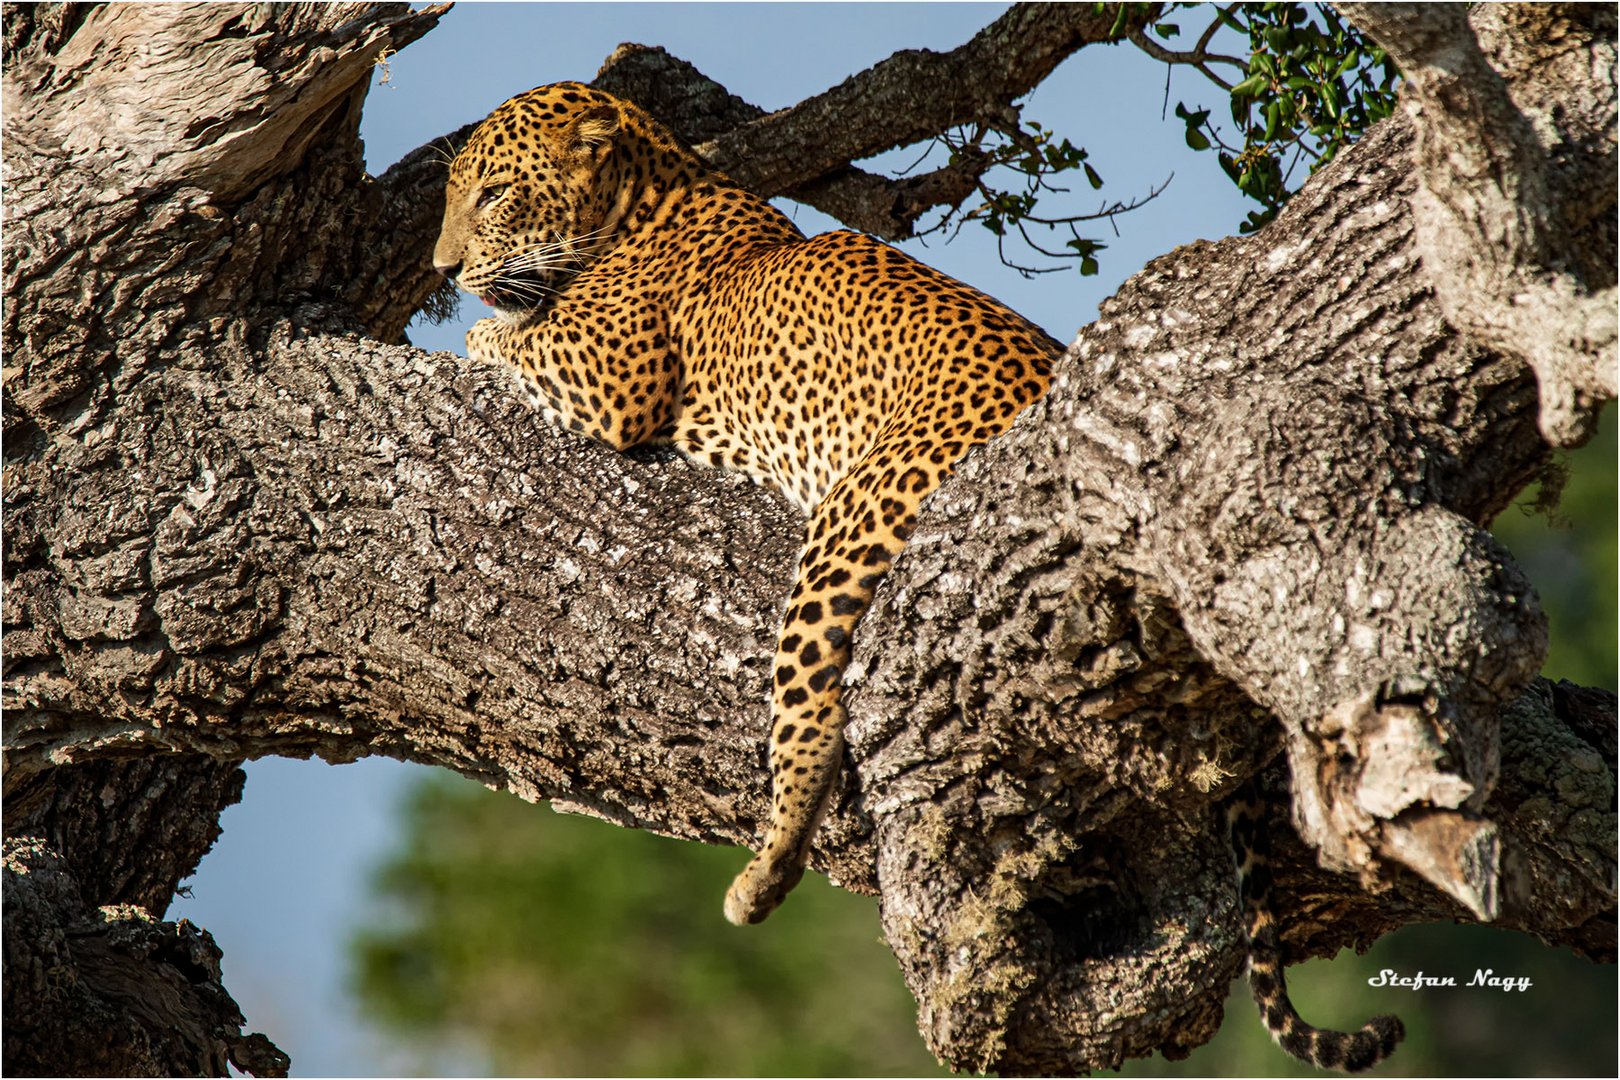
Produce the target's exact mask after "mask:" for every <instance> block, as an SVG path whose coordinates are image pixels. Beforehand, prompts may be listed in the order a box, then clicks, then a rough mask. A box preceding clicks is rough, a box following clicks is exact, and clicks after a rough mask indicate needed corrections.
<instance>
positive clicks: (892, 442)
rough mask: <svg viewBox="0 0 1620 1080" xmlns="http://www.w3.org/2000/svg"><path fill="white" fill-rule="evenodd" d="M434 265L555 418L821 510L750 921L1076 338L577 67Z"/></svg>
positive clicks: (746, 919)
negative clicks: (976, 467) (928, 570)
mask: <svg viewBox="0 0 1620 1080" xmlns="http://www.w3.org/2000/svg"><path fill="white" fill-rule="evenodd" d="M433 265H434V268H435V269H436V270H437V271H438V272H439V273H440V274H442V275H444V277H445V278H446V279H447V280H448V281H450V282H452V283H454V285H455V286H456V287H458V288H459V289H461V290H463V291H465V292H467V293H469V294H471V295H473V296H476V297H477V298H478V299H479V300H481V301H482V302H483V303H484V304H485V305H486V306H487V307H488V308H489V309H490V311H491V315H490V317H488V318H484V319H480V320H478V321H477V322H476V323H475V324H474V325H473V326H472V327H471V329H470V330H469V331H468V332H467V355H468V357H469V359H470V360H472V361H474V362H478V363H493V364H497V365H501V366H504V367H506V368H508V369H510V370H511V371H513V372H514V373H515V374H516V375H517V376H518V377H519V382H520V385H521V386H522V387H523V390H524V392H525V393H526V394H527V397H528V399H529V401H530V402H531V404H532V405H533V406H534V407H535V408H537V409H538V410H539V411H540V413H541V414H542V416H543V417H545V419H546V420H548V421H549V422H551V423H553V424H555V425H557V426H559V427H562V428H565V429H567V430H569V431H572V432H576V433H578V434H580V435H583V436H585V437H588V438H590V439H594V440H596V441H598V442H600V443H602V444H604V445H606V446H608V447H611V448H613V449H615V450H620V451H624V450H629V449H631V448H633V447H638V446H644V445H650V444H665V445H670V446H673V447H674V448H675V449H676V450H677V451H678V452H679V453H681V454H683V455H684V456H686V457H687V458H689V459H691V460H693V461H696V462H699V463H704V464H708V465H713V466H717V467H720V468H723V469H729V470H734V471H737V472H740V473H743V474H745V475H746V476H749V477H751V478H752V479H753V480H755V481H756V482H758V483H760V484H763V485H765V486H768V487H770V488H772V489H774V490H776V491H778V492H780V493H781V494H782V495H783V496H785V497H786V499H787V500H788V501H789V502H790V503H792V504H793V505H795V506H796V507H797V508H798V509H799V510H800V511H802V512H803V514H804V515H805V517H806V519H807V520H806V530H805V534H804V535H805V539H804V544H803V547H802V549H801V554H800V557H799V560H798V567H797V570H796V573H795V577H794V583H793V586H792V591H791V593H790V594H789V596H788V598H787V601H786V605H785V611H784V613H783V616H782V621H781V627H780V630H779V633H778V635H777V639H776V648H775V653H774V658H773V664H772V676H771V701H770V706H771V708H770V730H769V735H768V737H767V747H768V749H767V752H766V756H767V758H768V763H769V771H770V787H771V794H770V803H769V821H768V823H767V825H766V829H765V833H764V836H763V841H762V843H761V845H760V847H759V848H758V851H757V853H756V854H755V855H754V856H753V858H752V859H751V860H750V861H749V863H748V864H747V866H746V867H745V868H744V869H743V870H742V872H741V873H740V874H738V876H737V878H736V880H735V881H734V882H733V883H732V885H731V887H730V888H729V889H728V890H727V892H726V897H725V903H724V914H725V917H726V918H727V919H728V920H730V921H731V922H733V923H736V924H739V925H742V924H749V923H757V922H760V921H762V920H764V919H765V918H766V917H767V916H769V915H770V914H771V912H772V911H774V910H775V909H776V908H777V907H778V906H779V905H780V904H781V903H782V902H783V900H784V899H785V897H786V896H787V894H788V893H789V892H790V891H791V890H792V889H793V888H794V886H795V885H796V884H797V883H798V882H799V880H800V879H801V877H802V876H803V873H804V869H805V864H806V860H807V858H808V856H809V853H810V848H811V844H812V842H813V840H814V838H815V835H816V832H817V830H818V829H819V828H820V824H821V821H822V819H823V817H824V816H825V814H826V812H827V809H828V806H829V803H830V801H831V798H832V796H833V793H834V789H835V787H836V785H837V781H838V779H839V775H840V769H841V766H842V759H843V755H844V727H845V722H846V719H847V715H846V711H845V707H844V703H843V678H844V673H845V670H846V667H847V665H848V662H849V658H850V650H851V646H852V637H853V634H854V631H855V628H856V625H857V623H858V622H859V621H860V619H861V617H862V615H863V614H864V613H865V612H866V610H867V608H868V607H869V606H870V604H871V602H872V598H873V595H874V593H875V590H876V589H877V586H878V584H879V582H881V581H882V580H883V578H884V576H885V575H886V574H887V573H888V571H889V568H890V566H891V564H892V563H893V562H894V560H895V558H896V557H897V556H898V555H899V554H900V552H901V551H902V550H903V548H904V547H905V545H906V543H907V541H908V540H909V539H910V537H911V535H912V533H913V532H914V531H915V529H916V526H917V515H918V511H919V509H920V507H921V504H922V502H923V500H924V498H926V497H927V496H928V495H929V494H930V493H931V492H933V491H934V490H935V489H937V488H938V487H939V486H940V484H941V483H943V482H944V481H945V480H946V479H947V478H948V477H949V476H951V475H952V473H953V472H954V470H955V468H956V466H957V464H958V463H959V462H960V460H961V459H962V457H963V456H964V455H965V454H967V453H968V451H970V450H972V449H973V448H974V447H976V446H980V445H982V444H984V443H986V442H988V441H990V440H991V439H993V438H995V437H996V436H997V435H1000V434H1001V433H1003V432H1005V431H1006V430H1007V429H1008V428H1009V427H1010V426H1011V425H1012V423H1013V421H1014V419H1015V418H1016V417H1017V416H1018V415H1019V414H1020V413H1022V412H1023V411H1024V410H1025V409H1027V408H1028V407H1029V406H1030V405H1032V404H1034V403H1035V402H1036V401H1037V400H1039V399H1040V398H1041V397H1042V396H1043V395H1044V394H1045V393H1046V391H1047V389H1048V386H1049V385H1050V382H1051V379H1052V371H1053V366H1054V364H1055V362H1056V360H1057V358H1058V357H1059V356H1060V355H1061V354H1062V353H1063V346H1062V345H1061V344H1060V343H1059V342H1058V341H1057V340H1055V339H1054V338H1052V337H1051V336H1050V335H1048V334H1047V333H1046V332H1045V331H1044V330H1042V329H1040V328H1039V327H1037V326H1036V325H1034V324H1033V323H1031V322H1030V321H1029V320H1027V319H1025V318H1024V317H1023V316H1021V315H1019V314H1017V313H1016V312H1014V311H1012V310H1011V309H1010V308H1008V307H1006V306H1005V305H1003V304H1001V303H1000V302H999V301H997V300H995V299H993V298H992V297H990V296H988V295H986V294H985V293H983V292H980V291H979V290H977V289H975V288H973V287H971V286H969V285H967V284H965V283H963V282H961V281H958V280H956V279H954V278H952V277H950V276H948V275H946V274H944V273H942V272H940V271H938V270H935V269H933V268H932V267H930V266H928V265H927V264H925V263H923V262H920V261H918V260H917V259H914V258H912V257H911V256H910V255H908V254H906V253H905V252H902V251H900V250H899V249H897V248H895V247H893V246H891V245H889V244H886V243H884V242H882V241H880V240H877V239H875V238H873V237H871V236H868V235H865V234H863V233H859V232H853V231H847V230H839V231H834V232H828V233H823V234H820V235H817V236H813V237H807V236H805V235H804V233H803V232H801V231H800V230H799V228H798V227H797V226H796V225H795V224H794V223H793V222H792V220H790V219H789V218H788V216H787V215H786V214H785V213H783V212H782V211H781V210H779V209H778V208H776V207H775V206H773V205H772V204H771V203H770V202H769V201H768V200H766V199H764V198H762V197H760V196H758V195H756V194H754V193H753V192H751V191H749V190H748V189H746V188H744V187H743V186H741V185H740V184H738V183H736V182H734V181H733V180H731V179H730V178H729V177H727V176H726V175H725V174H724V173H723V172H721V171H719V170H718V169H716V168H715V167H713V166H712V165H710V164H709V163H708V162H707V161H705V160H704V159H703V158H702V157H700V156H699V155H698V154H697V153H696V152H694V151H693V150H692V149H691V148H690V147H688V146H687V145H685V144H684V143H683V142H681V140H680V139H678V138H677V137H676V136H675V135H674V134H672V133H671V132H670V131H669V130H668V129H667V128H666V127H665V126H664V125H663V124H661V123H659V122H658V121H657V120H655V119H654V118H653V117H652V116H651V115H650V114H649V113H647V112H646V111H645V110H643V109H642V108H641V107H639V106H638V105H636V104H634V103H632V102H629V101H626V100H624V99H622V98H619V97H616V96H614V95H611V94H608V93H605V92H603V91H601V90H598V89H595V88H593V87H591V86H588V85H585V84H583V83H578V82H560V83H553V84H549V85H546V86H541V87H538V88H536V89H534V90H531V91H528V92H527V93H523V94H519V95H517V96H516V97H513V98H512V99H510V100H508V101H506V102H505V103H504V104H502V105H500V106H499V107H497V108H496V109H495V111H494V112H492V113H491V114H490V115H489V117H488V118H487V119H485V120H484V121H482V122H481V123H480V124H479V125H478V126H477V127H476V128H475V130H474V131H473V132H472V134H471V135H470V136H469V137H468V139H467V141H466V143H465V145H464V146H463V147H462V149H461V150H460V151H459V152H458V153H457V154H456V155H455V156H454V158H453V159H452V160H451V161H450V163H449V167H448V176H447V178H446V182H445V206H444V219H443V224H442V227H441V230H440V234H439V238H438V242H437V244H436V245H435V247H434V250H433ZM1284 1000H1286V995H1285V996H1284ZM1263 1007H1264V1006H1263ZM1290 1011H1291V1009H1290ZM1296 1019H1297V1017H1296ZM1313 1030H1314V1029H1313ZM1292 1041H1293V1042H1295V1043H1297V1040H1292ZM1285 1048H1287V1044H1285ZM1358 1060H1359V1058H1358Z"/></svg>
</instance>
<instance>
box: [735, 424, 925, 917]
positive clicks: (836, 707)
mask: <svg viewBox="0 0 1620 1080" xmlns="http://www.w3.org/2000/svg"><path fill="white" fill-rule="evenodd" d="M949 472H950V464H945V465H940V464H939V463H937V462H933V461H930V460H929V458H928V457H927V456H926V455H925V454H923V453H919V452H917V450H916V448H915V447H911V446H907V445H901V444H895V443H891V444H888V445H885V444H882V443H880V444H879V445H878V446H877V447H876V448H875V449H874V450H873V451H872V452H871V453H869V454H868V455H867V456H866V457H865V458H864V459H862V461H861V463H860V464H858V465H857V466H856V467H855V468H854V469H852V470H851V471H850V472H849V474H848V475H846V476H845V477H844V478H843V479H842V480H840V481H839V482H838V483H837V484H835V485H833V487H832V489H831V490H830V491H828V493H827V495H826V497H825V498H824V499H822V501H821V503H820V504H819V505H818V506H817V507H816V509H815V512H814V514H812V515H811V519H810V527H809V541H808V542H807V543H806V545H805V549H804V554H803V556H802V557H801V558H800V560H799V573H798V580H797V583H796V584H795V585H794V587H793V595H792V597H791V598H790V599H789V600H788V608H787V612H786V613H785V615H784V617H783V620H782V633H781V636H780V639H779V641H778V644H777V651H776V669H775V692H774V695H773V698H772V702H771V742H770V765H771V818H770V827H769V829H768V830H767V832H766V834H765V843H764V845H763V846H762V847H761V848H760V850H759V853H758V854H757V855H755V856H754V859H753V861H752V862H750V863H749V864H748V866H747V867H746V868H745V869H744V870H743V872H742V873H741V874H739V875H738V876H737V879H736V880H735V881H734V882H732V884H731V888H730V889H729V890H728V891H727V892H726V905H725V912H726V918H727V919H729V920H731V921H732V922H733V923H736V924H738V925H739V926H740V925H743V924H745V923H757V922H760V921H762V920H763V919H764V918H765V917H766V916H768V915H769V914H770V913H771V912H772V911H774V910H775V909H776V907H777V906H778V905H779V904H781V902H782V901H783V899H785V898H786V896H787V894H788V892H789V891H791V890H792V888H793V886H795V885H797V884H798V882H799V878H800V877H802V876H803V875H804V864H805V859H806V857H807V856H808V855H809V852H810V843H811V841H812V840H813V839H814V838H815V832H816V828H817V826H818V825H820V824H821V818H822V816H823V815H824V814H825V813H826V811H827V805H828V803H829V802H830V801H831V798H832V792H833V788H834V787H835V786H836V784H837V780H838V769H839V766H840V764H841V763H842V760H843V753H844V737H843V735H844V721H845V714H844V704H843V700H842V677H843V672H844V667H845V665H846V664H848V662H849V651H850V635H851V633H852V632H853V631H854V629H855V624H856V622H857V621H858V620H859V619H860V617H861V615H862V614H864V613H865V611H866V608H867V606H868V605H869V604H870V603H871V600H872V593H873V591H874V590H875V589H876V588H877V583H878V581H879V580H881V579H882V577H883V575H884V574H885V573H887V572H888V569H889V563H890V562H891V561H892V560H893V558H894V556H895V555H897V554H898V553H899V552H900V549H901V548H902V547H904V546H905V542H906V538H907V537H909V536H910V535H911V531H912V528H913V527H914V525H915V523H916V510H917V505H918V504H919V503H920V502H921V501H922V498H923V496H924V495H926V494H927V493H928V492H929V491H932V490H933V489H934V488H935V487H937V486H938V484H939V482H940V481H941V480H942V479H944V477H945V476H946V475H947V474H948V473H949Z"/></svg>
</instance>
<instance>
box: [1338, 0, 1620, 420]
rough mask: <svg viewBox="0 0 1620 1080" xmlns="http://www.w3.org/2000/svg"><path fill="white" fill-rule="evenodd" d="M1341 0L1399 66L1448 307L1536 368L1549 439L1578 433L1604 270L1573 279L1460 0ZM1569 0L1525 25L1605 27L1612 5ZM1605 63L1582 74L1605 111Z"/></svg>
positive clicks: (1601, 338) (1542, 167)
mask: <svg viewBox="0 0 1620 1080" xmlns="http://www.w3.org/2000/svg"><path fill="white" fill-rule="evenodd" d="M1340 6H1341V7H1342V9H1343V10H1344V12H1345V14H1346V15H1348V16H1349V17H1350V18H1352V19H1353V20H1355V21H1356V23H1357V24H1358V25H1359V26H1361V27H1362V28H1363V29H1365V30H1366V31H1367V32H1368V33H1370V34H1371V35H1372V36H1373V37H1375V38H1376V39H1377V40H1378V42H1379V44H1381V45H1383V46H1384V47H1385V48H1386V49H1388V50H1389V52H1390V55H1391V56H1393V57H1394V58H1395V61H1396V63H1397V64H1399V65H1400V68H1401V71H1402V73H1403V74H1404V75H1405V77H1406V85H1405V89H1404V91H1403V92H1402V100H1403V102H1404V103H1405V105H1406V109H1407V113H1408V115H1410V116H1411V117H1412V118H1413V120H1414V122H1415V125H1416V129H1417V131H1418V132H1419V136H1418V143H1417V154H1416V160H1417V164H1418V175H1419V178H1420V182H1419V187H1418V191H1417V192H1416V194H1415V195H1414V202H1413V214H1414V221H1415V225H1416V229H1417V237H1418V246H1419V250H1420V251H1421V252H1422V257H1423V262H1424V266H1425V268H1426V269H1427V270H1428V272H1429V273H1430V274H1431V275H1432V276H1433V277H1434V280H1435V289H1436V293H1437V295H1438V297H1439V300H1440V303H1441V305H1442V306H1443V308H1444V309H1445V312H1446V315H1447V318H1448V319H1449V320H1450V321H1451V323H1452V325H1454V326H1456V327H1457V328H1458V329H1460V330H1463V331H1465V332H1467V333H1470V334H1472V335H1474V336H1475V337H1476V338H1477V339H1478V340H1479V341H1480V342H1481V343H1483V344H1486V345H1489V346H1490V347H1492V348H1495V349H1498V350H1501V351H1503V352H1506V353H1509V354H1511V355H1516V356H1519V357H1521V358H1522V359H1523V360H1524V361H1525V363H1527V364H1529V365H1530V366H1531V367H1532V368H1533V369H1534V370H1535V372H1536V375H1537V377H1538V378H1539V380H1540V383H1541V427H1542V431H1543V432H1544V433H1545V435H1546V437H1547V439H1548V441H1549V442H1551V443H1552V444H1553V445H1555V446H1573V445H1578V444H1579V443H1581V442H1584V441H1585V440H1586V438H1587V437H1588V436H1589V435H1590V433H1591V430H1592V427H1593V424H1594V423H1595V418H1596V415H1597V409H1598V407H1599V406H1600V405H1601V404H1602V403H1604V402H1606V401H1612V400H1613V399H1614V396H1615V392H1616V368H1615V348H1616V342H1617V338H1620V316H1617V315H1616V310H1617V308H1616V305H1617V297H1616V293H1615V288H1614V284H1613V279H1612V276H1611V275H1606V280H1600V281H1596V282H1593V281H1585V280H1582V277H1581V275H1580V273H1579V268H1578V265H1577V264H1574V263H1573V262H1572V260H1571V259H1570V257H1569V255H1568V252H1570V251H1571V250H1572V249H1573V248H1575V247H1576V246H1577V245H1576V243H1575V241H1574V238H1573V237H1571V236H1570V235H1569V234H1568V233H1567V231H1566V230H1565V228H1564V227H1563V226H1564V220H1563V215H1562V214H1561V213H1560V212H1559V210H1558V208H1557V207H1556V206H1555V205H1554V203H1553V202H1552V190H1551V178H1550V176H1549V172H1550V168H1551V164H1552V163H1551V161H1550V160H1549V147H1548V146H1547V145H1544V143H1543V139H1542V138H1541V137H1540V136H1539V133H1538V131H1537V129H1536V128H1535V126H1533V125H1532V123H1531V121H1530V119H1529V118H1528V117H1527V116H1526V115H1525V114H1524V113H1523V112H1522V111H1521V110H1520V108H1519V107H1518V105H1516V104H1515V102H1514V100H1513V98H1512V95H1511V94H1510V92H1509V89H1508V85H1507V83H1506V82H1505V81H1504V80H1503V78H1502V76H1501V75H1500V74H1498V72H1497V71H1496V69H1495V68H1493V67H1492V66H1491V65H1490V63H1489V62H1488V61H1487V60H1486V58H1485V54H1484V52H1483V51H1482V50H1481V49H1480V46H1479V42H1478V41H1477V40H1476V39H1475V36H1474V30H1473V28H1472V27H1471V26H1470V25H1469V21H1468V11H1467V9H1466V8H1463V7H1454V6H1448V5H1444V4H1440V5H1435V4H1342V5H1340ZM1576 7H1578V6H1577V5H1567V6H1565V7H1563V8H1548V9H1546V10H1543V11H1542V12H1539V13H1538V14H1537V15H1535V16H1532V18H1533V19H1534V26H1533V27H1526V28H1525V29H1530V30H1532V31H1533V33H1535V34H1538V35H1541V36H1544V37H1546V38H1547V39H1549V41H1560V40H1561V39H1567V38H1568V37H1569V36H1570V32H1569V30H1568V29H1567V27H1566V26H1565V25H1564V24H1566V23H1569V22H1574V21H1579V22H1589V21H1591V20H1593V19H1596V20H1597V21H1598V22H1599V23H1601V24H1602V25H1603V26H1604V27H1605V29H1606V32H1608V33H1610V34H1611V35H1612V33H1613V29H1614V12H1613V10H1612V9H1596V10H1594V11H1588V12H1582V11H1578V10H1573V9H1574V8H1576ZM1521 17H1522V16H1521ZM1557 51H1559V52H1563V51H1566V50H1565V49H1564V48H1558V50H1557ZM1613 76H1614V69H1613V68H1612V67H1609V68H1608V69H1607V73H1606V77H1605V76H1604V75H1603V74H1601V73H1600V74H1599V75H1598V77H1597V78H1595V79H1593V80H1591V82H1590V85H1591V87H1592V89H1593V90H1594V91H1596V92H1598V93H1600V94H1602V95H1603V96H1604V100H1605V103H1606V105H1607V106H1608V109H1609V111H1610V112H1611V114H1612V112H1613V111H1614V105H1615V96H1614V95H1615V90H1614V78H1613ZM1543 130H1544V131H1546V134H1547V135H1548V136H1556V134H1557V132H1556V129H1553V130H1547V129H1543ZM1548 141H1549V142H1550V141H1552V140H1551V139H1550V138H1549V139H1548ZM1612 154H1613V141H1612V138H1611V140H1610V156H1611V159H1612ZM1607 205H1608V206H1609V207H1611V208H1612V207H1613V205H1614V193H1613V190H1612V185H1611V190H1610V191H1609V194H1608V200H1607ZM1611 215H1612V210H1611Z"/></svg>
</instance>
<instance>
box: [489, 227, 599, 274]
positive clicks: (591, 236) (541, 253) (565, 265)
mask: <svg viewBox="0 0 1620 1080" xmlns="http://www.w3.org/2000/svg"><path fill="white" fill-rule="evenodd" d="M611 231H612V228H611V226H606V225H604V226H603V227H602V228H600V229H594V230H592V231H591V232H586V233H580V234H578V235H576V236H567V237H563V236H559V237H558V238H557V239H556V240H550V241H545V242H542V243H539V244H530V245H528V246H527V247H521V248H518V249H516V250H515V251H513V252H512V253H510V254H508V255H507V257H506V259H505V261H504V262H502V263H501V272H502V274H554V273H556V272H557V271H560V270H573V271H576V272H577V271H579V270H583V269H584V268H585V267H586V266H587V265H588V264H589V263H590V260H591V259H592V258H594V257H595V256H596V252H595V250H594V241H597V240H600V239H602V238H603V237H604V236H606V235H607V234H608V233H610V232H611Z"/></svg>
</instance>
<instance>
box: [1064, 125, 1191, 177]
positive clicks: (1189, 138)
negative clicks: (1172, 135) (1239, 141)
mask: <svg viewBox="0 0 1620 1080" xmlns="http://www.w3.org/2000/svg"><path fill="white" fill-rule="evenodd" d="M1187 145H1188V146H1190V147H1192V148H1193V149H1194V150H1208V149H1209V137H1208V136H1206V135H1205V134H1204V133H1203V132H1202V131H1199V130H1198V129H1197V128H1195V127H1190V128H1188V129H1187ZM1087 167H1088V168H1089V166H1087Z"/></svg>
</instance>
